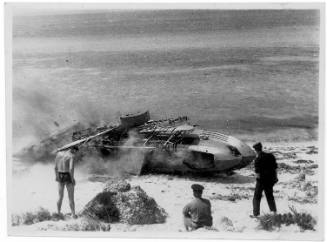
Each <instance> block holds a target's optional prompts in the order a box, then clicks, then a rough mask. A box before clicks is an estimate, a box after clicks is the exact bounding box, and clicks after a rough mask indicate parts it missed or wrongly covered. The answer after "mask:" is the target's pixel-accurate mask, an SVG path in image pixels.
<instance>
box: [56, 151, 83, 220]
mask: <svg viewBox="0 0 327 242" xmlns="http://www.w3.org/2000/svg"><path fill="white" fill-rule="evenodd" d="M77 151H78V148H77V147H76V146H74V147H72V148H71V149H69V150H63V151H59V152H58V153H57V156H56V159H55V174H56V181H57V182H58V193H59V198H58V202H57V211H58V214H60V210H61V204H62V199H63V197H64V188H65V186H66V189H67V192H68V199H69V206H70V209H71V212H72V217H73V218H76V215H75V202H74V186H75V179H74V155H75V154H76V152H77Z"/></svg>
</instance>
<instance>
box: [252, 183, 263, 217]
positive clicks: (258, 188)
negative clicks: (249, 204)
mask: <svg viewBox="0 0 327 242" xmlns="http://www.w3.org/2000/svg"><path fill="white" fill-rule="evenodd" d="M262 190H263V187H262V185H261V183H260V182H259V181H257V183H256V185H255V191H254V196H253V215H254V216H259V215H260V202H261V197H262Z"/></svg>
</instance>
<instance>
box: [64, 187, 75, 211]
mask: <svg viewBox="0 0 327 242" xmlns="http://www.w3.org/2000/svg"><path fill="white" fill-rule="evenodd" d="M66 188H67V192H68V198H69V206H70V210H71V211H72V216H73V217H76V215H75V202H74V184H72V183H68V184H66Z"/></svg>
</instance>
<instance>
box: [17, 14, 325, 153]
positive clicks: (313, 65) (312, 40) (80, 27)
mask: <svg viewBox="0 0 327 242" xmlns="http://www.w3.org/2000/svg"><path fill="white" fill-rule="evenodd" d="M319 21H320V20H319V11H317V10H233V11H232V10H156V11H150V10H147V11H145V10H144V11H143V10H142V11H141V10H138V11H126V10H125V11H118V10H115V11H89V12H87V11H84V12H71V13H67V12H65V14H54V15H44V14H43V15H41V14H40V15H38V16H37V15H33V16H31V15H29V16H23V15H15V16H14V18H13V41H12V50H13V80H12V81H13V93H12V94H13V142H14V150H15V148H17V147H20V146H21V145H22V144H25V143H26V142H27V141H28V140H29V141H31V140H33V141H37V140H40V139H42V138H45V137H46V136H47V135H49V134H50V133H53V132H56V131H58V130H60V129H62V128H63V127H67V126H69V125H71V124H72V123H74V122H77V121H80V122H85V123H100V124H101V123H107V122H111V121H114V120H117V119H118V117H119V115H120V114H123V113H129V112H135V111H142V110H149V111H150V113H151V116H152V118H153V119H161V118H168V117H175V116H184V115H187V116H189V117H190V119H191V120H192V122H193V123H196V124H199V125H201V126H202V127H203V128H206V129H216V130H218V131H221V132H224V133H227V134H231V135H234V136H236V137H241V138H242V139H245V140H258V139H260V140H270V141H271V140H273V141H274V140H277V141H278V140H310V139H313V140H314V139H317V127H318V116H319V114H318V107H319V104H318V101H319V34H320V30H319Z"/></svg>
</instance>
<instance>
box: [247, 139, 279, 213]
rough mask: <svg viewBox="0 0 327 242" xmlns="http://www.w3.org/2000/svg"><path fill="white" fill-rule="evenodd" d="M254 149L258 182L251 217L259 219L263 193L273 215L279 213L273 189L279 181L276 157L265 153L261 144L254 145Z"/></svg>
mask: <svg viewBox="0 0 327 242" xmlns="http://www.w3.org/2000/svg"><path fill="white" fill-rule="evenodd" d="M253 148H254V150H255V151H256V153H257V157H256V159H255V161H254V167H255V173H256V180H257V182H256V186H255V192H254V197H253V215H251V217H257V216H259V215H260V202H261V197H262V192H263V191H264V192H265V195H266V199H267V202H268V206H269V209H270V211H271V212H273V213H276V212H277V209H276V203H275V199H274V195H273V187H274V185H275V184H276V182H277V181H278V179H277V172H276V169H277V163H276V158H275V156H274V155H273V154H271V153H266V152H263V151H262V144H261V143H257V144H255V145H253Z"/></svg>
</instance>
